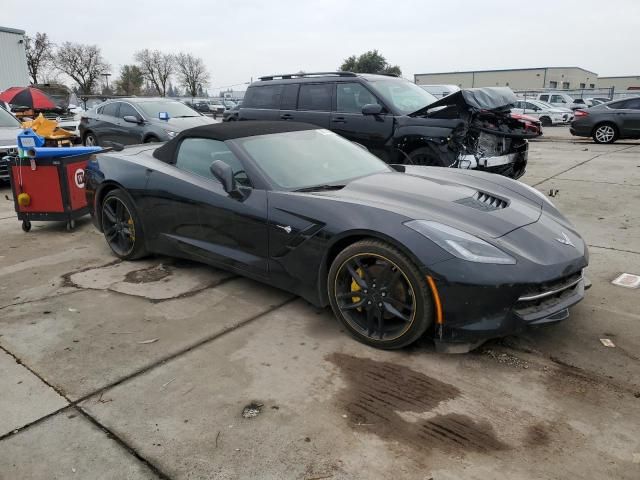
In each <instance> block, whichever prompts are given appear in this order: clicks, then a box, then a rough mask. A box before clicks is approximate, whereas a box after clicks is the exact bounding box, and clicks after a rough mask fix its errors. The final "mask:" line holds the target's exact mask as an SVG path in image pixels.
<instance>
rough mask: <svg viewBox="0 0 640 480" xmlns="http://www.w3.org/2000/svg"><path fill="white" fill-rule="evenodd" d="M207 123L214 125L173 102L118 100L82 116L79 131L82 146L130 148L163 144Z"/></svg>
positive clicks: (133, 99) (146, 99) (108, 102)
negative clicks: (114, 145)
mask: <svg viewBox="0 0 640 480" xmlns="http://www.w3.org/2000/svg"><path fill="white" fill-rule="evenodd" d="M207 123H214V122H213V120H212V119H211V118H209V117H205V116H204V115H202V114H200V113H198V112H196V111H195V110H194V109H192V108H191V107H188V106H187V105H185V104H184V103H181V102H178V101H176V100H168V99H166V98H119V99H117V100H116V99H114V100H108V101H107V102H105V103H103V104H101V105H100V106H98V107H96V108H94V109H91V110H89V111H87V112H85V113H83V114H82V116H81V118H80V128H79V132H80V137H81V138H82V141H83V144H84V145H104V144H105V143H104V142H116V143H121V144H123V145H131V144H136V143H148V142H164V141H166V140H169V139H171V138H173V137H175V136H176V135H177V134H178V133H179V132H181V131H182V130H184V129H186V128H191V127H194V126H197V125H205V124H207Z"/></svg>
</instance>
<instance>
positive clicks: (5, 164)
mask: <svg viewBox="0 0 640 480" xmlns="http://www.w3.org/2000/svg"><path fill="white" fill-rule="evenodd" d="M17 155H18V149H17V148H15V147H10V148H8V149H7V148H0V178H2V179H8V178H9V159H8V158H5V157H14V156H17Z"/></svg>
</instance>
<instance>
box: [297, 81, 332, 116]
mask: <svg viewBox="0 0 640 480" xmlns="http://www.w3.org/2000/svg"><path fill="white" fill-rule="evenodd" d="M332 88H333V83H319V84H313V83H312V84H302V85H300V95H299V97H298V110H317V111H320V112H330V111H331V90H332Z"/></svg>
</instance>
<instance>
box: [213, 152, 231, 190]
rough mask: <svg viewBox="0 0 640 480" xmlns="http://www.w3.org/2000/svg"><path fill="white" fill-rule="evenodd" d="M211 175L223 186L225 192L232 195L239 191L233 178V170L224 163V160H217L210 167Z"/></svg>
mask: <svg viewBox="0 0 640 480" xmlns="http://www.w3.org/2000/svg"><path fill="white" fill-rule="evenodd" d="M209 170H211V174H212V175H213V176H214V177H215V178H216V179H217V180H218V181H219V182H220V183H221V184H222V187H223V188H224V191H225V192H227V193H232V192H235V191H236V190H237V187H236V180H235V178H234V177H233V169H232V168H231V167H230V166H229V165H228V164H226V163H225V162H223V161H222V160H216V161H215V162H213V163H212V164H211V166H210V167H209Z"/></svg>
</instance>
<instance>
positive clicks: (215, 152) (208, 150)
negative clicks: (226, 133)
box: [175, 138, 251, 186]
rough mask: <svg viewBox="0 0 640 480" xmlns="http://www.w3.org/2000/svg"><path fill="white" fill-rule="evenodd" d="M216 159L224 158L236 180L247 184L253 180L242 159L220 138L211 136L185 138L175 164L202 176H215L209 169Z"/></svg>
mask: <svg viewBox="0 0 640 480" xmlns="http://www.w3.org/2000/svg"><path fill="white" fill-rule="evenodd" d="M216 160H222V161H223V162H225V163H226V164H227V165H229V166H230V167H231V168H232V169H233V174H234V176H235V178H236V181H237V182H238V183H239V184H241V185H245V186H250V185H251V182H250V181H249V178H248V177H247V174H246V173H245V171H244V167H243V166H242V163H240V160H238V158H237V157H236V156H235V155H234V154H233V152H232V151H231V150H229V148H228V147H227V146H226V145H225V144H224V142H221V141H219V140H211V139H209V138H185V139H184V140H183V141H182V143H180V147H179V149H178V155H177V156H176V163H175V166H176V167H177V168H179V169H181V170H186V171H187V172H191V173H195V174H196V175H200V176H201V177H206V178H214V177H213V175H212V174H211V171H210V170H209V167H210V166H211V164H212V163H213V162H214V161H216Z"/></svg>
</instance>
